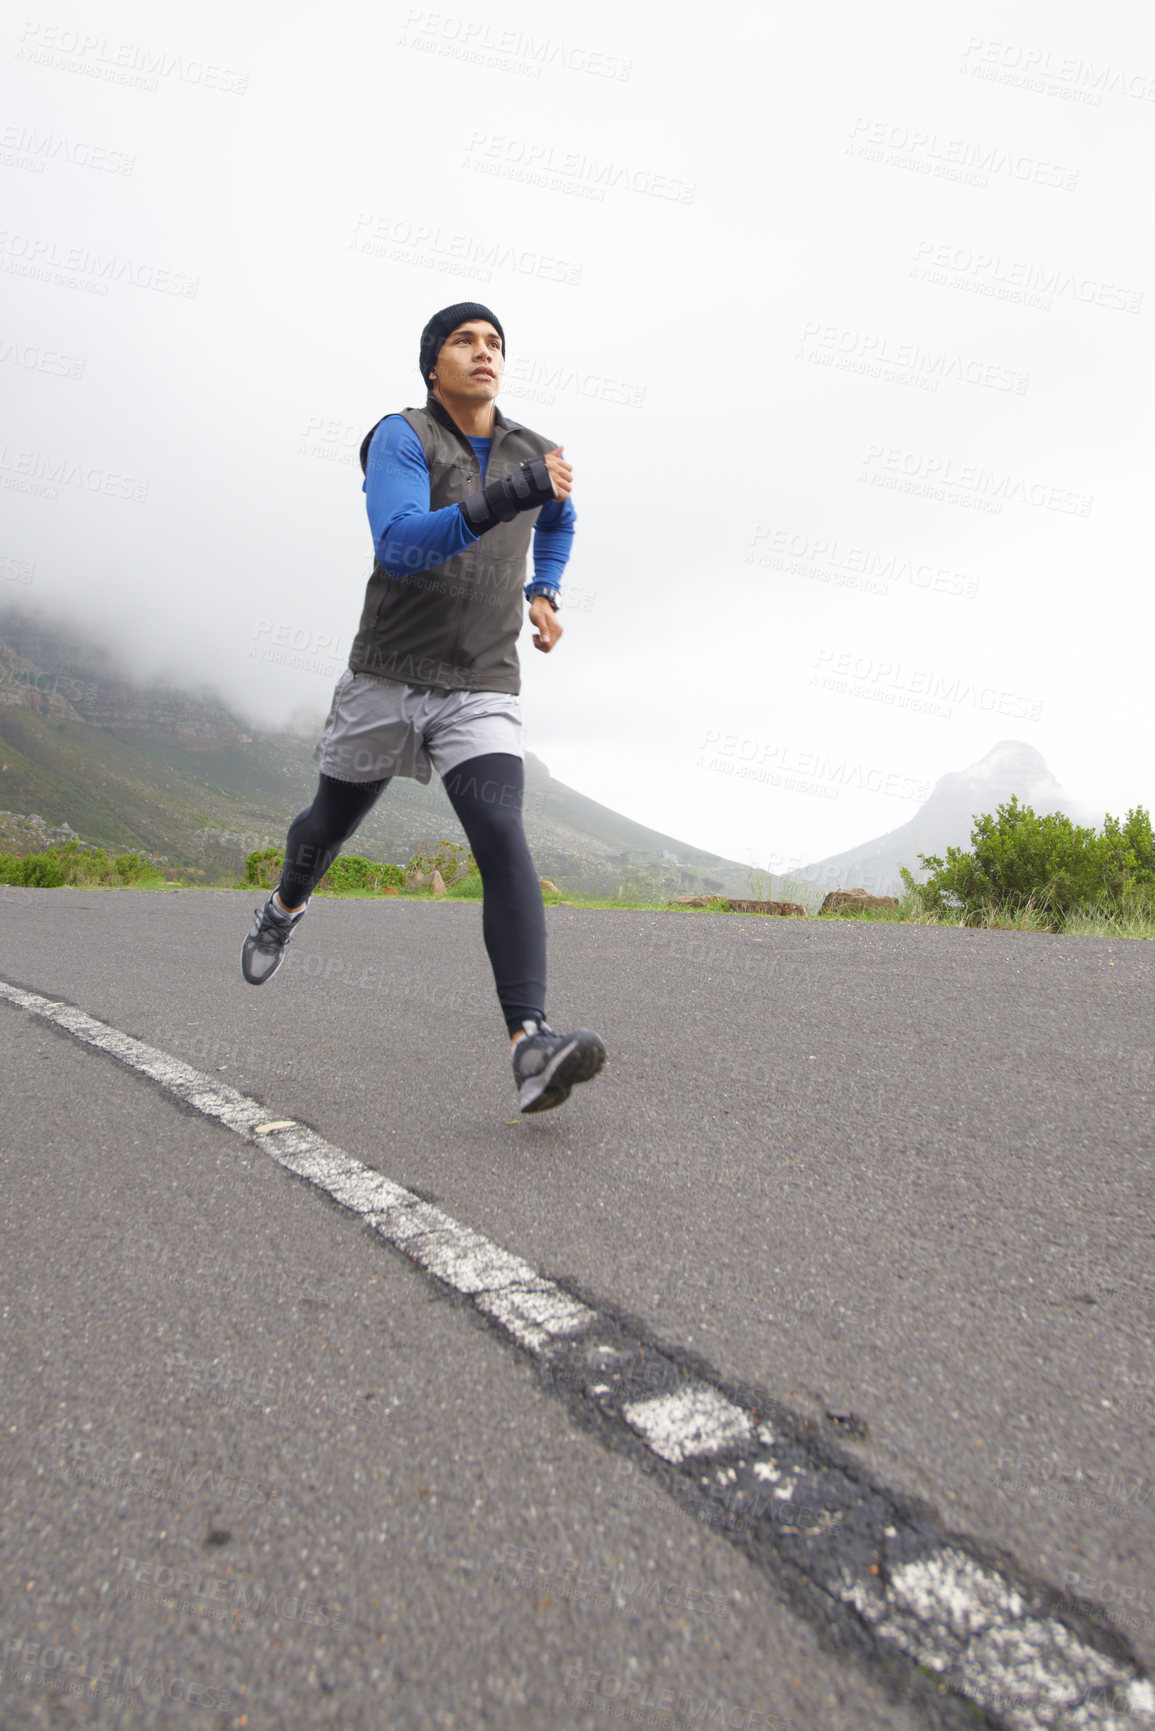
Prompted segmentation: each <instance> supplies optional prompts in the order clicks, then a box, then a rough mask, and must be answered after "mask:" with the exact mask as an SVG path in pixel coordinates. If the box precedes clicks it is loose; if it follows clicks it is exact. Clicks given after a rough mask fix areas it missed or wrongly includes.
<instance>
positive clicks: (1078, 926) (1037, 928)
mask: <svg viewBox="0 0 1155 1731" xmlns="http://www.w3.org/2000/svg"><path fill="white" fill-rule="evenodd" d="M5 884H6V885H10V886H20V887H23V888H33V889H57V888H61V887H64V886H68V887H71V888H78V889H154V890H168V889H177V888H193V887H198V888H199V887H201V886H199V885H195V886H194V885H192V884H189V883H188V882H185V883H180V882H179V881H178V882H173V880H172V879H171V878H166V877H164V876H163V875H162V873H161V871H160V869H159V868H158V867H157V866H156V865H155V864H154V863H153V862H152V861H150V860H147V859H144V858H142V857H141V856H140V855H139V854H118V855H115V856H113V857H112V858H110V857H109V856H108V854H107V853H106V852H105V851H104V850H103V849H81V848H79V847H77V845H76V844H75V843H72V844H69V845H68V846H66V847H63V848H52V849H49V850H48V851H47V852H45V853H42V854H29V855H26V856H25V857H24V858H23V859H17V858H14V857H13V856H11V855H6V854H0V885H5ZM221 887H228V888H231V889H234V890H244V891H245V892H246V894H248V895H253V894H257V895H262V894H264V893H267V892H266V891H264V890H262V888H261V886H260V885H254V884H251V883H243V882H241V883H234V884H232V885H229V886H221ZM313 893H314V895H316V896H318V897H320V898H322V899H324V900H326V901H327V900H330V899H331V900H333V901H380V900H381V899H382V891H381V890H380V889H378V888H370V887H366V886H364V885H362V884H357V883H350V884H348V885H346V886H343V887H341V888H335V889H327V890H315V891H314V892H313ZM481 897H482V890H481V879H480V878H479V877H478V876H477V875H476V874H471V875H470V876H469V877H467V878H464V879H462V880H461V882H459V883H456V884H454V885H453V886H452V888H450V889H449V890H448V891H447V892H446V894H445V895H444V896H437V895H434V893H433V891H432V890H431V889H430V888H429V886H428V885H427V884H426V885H423V886H422V887H421V888H420V889H412V890H400V891H399V892H398V899H399V900H401V901H419V902H433V901H480V900H481ZM542 900H543V901H544V903H545V905H546V907H547V908H548V907H569V908H579V909H582V910H583V911H598V912H613V911H615V910H622V911H627V912H635V913H668V914H679V915H682V916H683V917H686V918H690V917H692V916H693V915H694V914H699V913H712V914H725V915H726V916H727V917H728V918H731V919H753V920H776V919H781V918H783V917H787V918H797V916H796V915H795V916H782V915H779V914H751V913H741V912H738V911H737V910H732V909H730V908H729V907H727V905H726V902H725V900H724V899H723V898H721V897H718V898H716V899H715V900H714V901H713V902H712V903H711V904H710V905H709V906H707V907H705V908H690V907H684V906H681V907H680V906H678V905H677V904H676V903H671V902H670V901H668V900H649V901H646V900H641V899H638V900H630V899H622V900H618V898H617V897H614V896H565V895H551V894H549V893H548V892H547V893H545V894H544V895H543V897H542ZM807 919H808V920H816V919H821V920H824V921H827V920H837V921H843V922H845V921H853V922H854V923H856V924H871V925H913V926H950V927H954V928H958V927H965V928H967V929H968V930H971V931H1005V932H1048V933H1051V934H1052V935H1053V932H1054V927H1053V923H1052V922H1051V921H1050V920H1049V919H1048V917H1047V916H1045V915H1044V914H1043V913H1041V912H1039V911H1038V910H1036V909H1034V908H1032V906H1031V905H1030V904H1029V903H1028V904H1027V905H1026V906H1025V907H1023V908H1021V909H1019V910H1017V911H1016V912H1013V913H1012V912H1008V911H1007V910H1006V909H1005V908H998V907H987V908H984V909H981V910H980V911H978V912H977V913H971V914H970V915H967V916H964V915H963V913H962V912H961V911H960V912H959V913H958V914H957V916H956V915H948V916H946V917H944V916H942V915H939V914H933V913H928V912H926V911H925V909H924V908H923V906H922V903H921V901H920V900H919V898H918V897H917V896H912V895H909V894H907V895H904V896H902V897H901V899H900V901H899V905H898V906H897V907H896V908H870V909H864V910H856V909H851V908H841V909H839V910H838V911H837V912H835V913H829V914H808V915H807ZM1062 935H1063V936H1064V937H1095V938H1139V939H1143V938H1146V939H1151V938H1155V915H1153V914H1152V912H1151V910H1150V903H1149V902H1147V903H1143V902H1140V903H1137V904H1136V905H1134V906H1133V907H1126V906H1123V907H1119V906H1111V905H1109V904H1104V903H1100V904H1098V905H1091V906H1087V907H1083V908H1078V909H1076V910H1075V911H1074V912H1073V913H1072V914H1070V915H1069V916H1068V917H1067V920H1066V922H1065V924H1064V927H1063V933H1062Z"/></svg>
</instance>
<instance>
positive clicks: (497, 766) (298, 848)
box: [280, 751, 545, 1034]
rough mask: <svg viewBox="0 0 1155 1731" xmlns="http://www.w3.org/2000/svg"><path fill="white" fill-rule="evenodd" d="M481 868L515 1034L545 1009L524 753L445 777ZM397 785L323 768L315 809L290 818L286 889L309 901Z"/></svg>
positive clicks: (501, 754)
mask: <svg viewBox="0 0 1155 1731" xmlns="http://www.w3.org/2000/svg"><path fill="white" fill-rule="evenodd" d="M443 779H444V783H445V791H446V793H447V794H448V795H449V800H450V804H451V805H452V806H453V809H454V811H455V812H456V813H457V818H458V822H459V823H460V824H461V827H462V829H463V830H464V831H465V834H466V836H467V838H468V840H469V845H470V847H471V848H472V849H473V854H474V857H475V858H476V860H477V863H478V866H479V867H480V869H481V882H482V887H483V889H484V892H485V896H484V903H483V907H482V915H481V930H482V935H483V937H484V939H485V947H486V950H487V951H488V952H489V960H490V962H491V964H492V966H493V978H494V982H495V984H496V986H497V996H498V999H499V1001H500V1003H501V1008H502V1012H503V1014H504V1016H505V1023H506V1027H507V1028H508V1029H509V1031H510V1033H511V1034H512V1033H514V1032H516V1030H517V1029H518V1028H520V1027H521V1023H522V1020H523V1018H524V1017H526V1016H544V1014H545V910H544V908H543V907H542V901H541V889H540V887H539V885H538V881H537V873H536V871H535V870H534V867H533V861H532V860H531V859H530V857H529V847H528V846H527V844H526V839H525V832H524V830H523V829H522V826H521V801H522V794H523V791H524V787H525V770H524V766H523V764H522V760H521V758H520V757H514V756H513V754H512V753H511V752H506V751H492V752H488V753H486V754H485V755H484V756H482V757H471V758H470V759H469V760H468V762H466V763H459V764H458V765H457V767H456V769H451V770H450V771H449V773H448V775H446V776H445V777H444V778H443ZM388 785H389V778H388V777H386V779H385V780H384V781H337V780H336V779H335V778H334V777H333V776H331V775H322V776H321V779H320V783H319V785H318V788H317V793H316V797H315V798H314V800H313V803H312V805H311V806H309V807H308V809H307V810H306V811H303V812H301V813H300V814H299V816H297V817H295V818H294V819H293V821H292V823H291V824H290V825H289V835H288V840H287V841H286V843H285V864H284V868H283V870H282V872H281V882H280V894H281V900H282V901H283V902H284V904H285V906H286V907H290V908H295V907H300V905H301V903H302V902H303V901H305V899H306V898H307V897H308V896H309V895H310V894H311V893H312V890H313V887H314V885H316V884H318V883H319V882H320V880H321V879H322V878H323V877H324V875H325V873H326V872H327V871H328V869H329V867H330V866H331V865H332V863H333V861H334V860H335V859H336V857H337V855H338V854H339V853H340V851H341V849H342V847H343V846H344V844H345V843H346V842H347V841H348V840H349V837H350V836H351V835H353V834H354V833H355V831H356V830H357V828H358V827H359V825H360V824H361V823H362V822H363V821H364V819H365V818H366V817H368V815H369V813H370V811H372V809H373V807H374V805H376V803H377V800H378V799H379V798H380V796H381V794H382V793H383V792H384V790H385V788H386V787H387V786H388Z"/></svg>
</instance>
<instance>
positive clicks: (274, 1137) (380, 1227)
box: [0, 980, 596, 1355]
mask: <svg viewBox="0 0 1155 1731" xmlns="http://www.w3.org/2000/svg"><path fill="white" fill-rule="evenodd" d="M0 996H3V997H5V998H7V999H9V1001H10V1002H11V1003H13V1004H17V1005H19V1006H20V1008H21V1009H25V1010H31V1011H32V1012H33V1014H34V1015H37V1016H42V1017H44V1019H45V1020H46V1021H49V1022H55V1023H56V1025H57V1027H60V1028H63V1029H65V1030H66V1031H67V1032H68V1033H70V1034H73V1035H74V1036H75V1037H76V1038H77V1039H78V1040H82V1041H83V1042H84V1043H85V1045H88V1046H96V1047H98V1048H99V1049H100V1050H101V1051H103V1052H108V1053H110V1054H111V1055H112V1056H113V1057H114V1058H119V1059H120V1061H121V1063H123V1064H127V1065H128V1066H129V1067H130V1068H131V1069H133V1070H136V1071H137V1072H138V1073H139V1074H140V1075H143V1076H148V1077H149V1078H150V1079H151V1080H152V1081H154V1082H159V1083H160V1085H161V1087H162V1088H165V1089H167V1091H168V1092H169V1093H170V1094H173V1095H175V1097H176V1098H177V1099H178V1100H181V1101H183V1102H184V1104H185V1105H187V1106H192V1107H193V1108H195V1110H196V1111H198V1112H203V1113H204V1115H205V1116H206V1117H208V1118H215V1119H217V1121H218V1122H219V1123H221V1124H223V1125H225V1126H226V1128H227V1129H229V1130H232V1131H235V1133H236V1134H237V1135H238V1136H241V1137H243V1138H244V1140H245V1141H246V1142H250V1143H252V1144H253V1146H254V1147H257V1148H259V1149H260V1150H261V1152H262V1153H264V1154H269V1155H271V1156H272V1158H273V1159H274V1160H275V1161H276V1162H277V1163H278V1165H280V1166H284V1167H286V1168H287V1169H288V1170H289V1171H290V1172H295V1173H296V1174H297V1176H298V1177H300V1178H307V1179H308V1180H309V1182H310V1183H311V1184H315V1185H316V1186H317V1188H318V1189H320V1190H324V1191H325V1192H326V1193H327V1194H328V1195H329V1196H331V1197H332V1198H333V1199H334V1201H336V1202H339V1203H341V1205H342V1206H343V1207H345V1208H348V1209H349V1210H350V1212H351V1213H353V1214H357V1215H359V1216H360V1217H361V1219H362V1220H364V1221H365V1223H366V1224H367V1225H368V1226H370V1227H372V1229H373V1230H374V1232H377V1233H379V1234H380V1236H381V1237H382V1238H384V1239H386V1240H387V1241H388V1242H389V1243H390V1244H392V1245H394V1246H395V1248H396V1249H398V1250H403V1251H404V1252H405V1254H406V1256H408V1257H410V1258H411V1260H412V1261H414V1262H416V1263H418V1264H419V1266H420V1267H422V1268H424V1269H425V1270H426V1271H427V1272H428V1273H430V1274H435V1275H436V1276H437V1278H438V1279H439V1280H444V1281H445V1283H446V1285H447V1286H452V1287H454V1288H456V1290H457V1291H458V1292H460V1293H462V1294H463V1295H464V1296H466V1297H469V1298H472V1299H474V1300H475V1302H476V1303H477V1305H478V1307H479V1308H480V1309H481V1310H484V1311H485V1312H486V1313H487V1315H489V1316H492V1317H493V1318H494V1320H495V1321H496V1322H498V1323H500V1324H501V1326H502V1327H503V1328H505V1329H506V1330H507V1331H508V1332H509V1333H510V1334H512V1335H513V1336H514V1338H515V1339H516V1340H517V1341H518V1342H519V1344H520V1345H522V1346H525V1347H528V1349H529V1350H530V1351H531V1352H534V1353H538V1354H539V1355H540V1354H542V1353H545V1352H546V1351H547V1350H548V1348H549V1347H550V1345H551V1344H552V1343H553V1342H555V1341H559V1340H565V1339H567V1338H568V1337H569V1336H570V1335H573V1334H576V1333H578V1332H579V1331H580V1330H581V1329H583V1328H585V1327H586V1326H587V1325H588V1324H590V1323H592V1322H594V1321H595V1320H596V1314H595V1312H594V1311H592V1310H590V1309H588V1307H587V1306H586V1305H584V1304H579V1303H578V1301H577V1300H576V1299H574V1298H571V1297H570V1295H569V1293H568V1292H563V1291H562V1289H561V1287H560V1286H555V1285H554V1283H553V1282H552V1281H550V1280H546V1279H544V1278H543V1276H542V1275H540V1274H539V1273H538V1271H537V1270H536V1269H535V1268H531V1267H530V1265H529V1263H528V1262H523V1261H522V1260H521V1258H520V1257H518V1256H512V1255H511V1254H510V1253H509V1251H508V1250H502V1249H501V1247H500V1246H499V1245H497V1244H494V1243H492V1242H491V1240H490V1239H488V1238H485V1237H483V1236H482V1234H481V1233H480V1232H475V1231H473V1229H472V1228H471V1227H468V1226H461V1225H459V1224H458V1222H457V1221H456V1220H453V1219H451V1218H450V1216H449V1215H448V1214H443V1213H442V1212H441V1210H440V1209H439V1208H434V1207H433V1206H432V1205H431V1204H430V1203H428V1202H423V1201H422V1199H421V1198H420V1197H419V1196H415V1195H414V1194H413V1192H412V1191H411V1190H406V1189H404V1188H403V1187H402V1186H401V1185H400V1184H394V1183H393V1182H392V1180H391V1179H388V1178H386V1177H384V1176H383V1175H382V1174H381V1173H380V1172H374V1171H373V1169H372V1167H370V1166H365V1165H362V1163H361V1161H360V1160H356V1159H354V1158H353V1156H352V1155H351V1154H347V1153H346V1152H345V1150H344V1149H343V1148H337V1147H335V1146H334V1145H333V1143H331V1142H326V1141H325V1139H324V1137H323V1136H318V1135H317V1134H316V1132H315V1131H313V1130H307V1129H305V1128H304V1126H303V1125H300V1124H296V1123H294V1122H293V1120H292V1119H285V1118H272V1119H271V1118H270V1117H269V1108H268V1107H267V1106H262V1105H260V1104H259V1103H258V1102H257V1101H256V1100H250V1099H249V1098H248V1096H247V1095H245V1094H238V1093H237V1091H236V1089H235V1088H228V1087H225V1086H224V1085H223V1084H222V1083H220V1082H216V1081H214V1080H213V1078H212V1077H211V1076H205V1075H203V1074H202V1073H201V1072H200V1071H199V1070H194V1069H193V1068H192V1067H191V1065H189V1064H182V1063H181V1062H180V1060H179V1059H177V1058H170V1057H169V1055H168V1054H167V1052H160V1051H158V1050H157V1049H156V1047H155V1046H147V1045H145V1044H144V1042H143V1041H142V1040H134V1039H133V1038H132V1036H131V1035H130V1034H122V1033H121V1032H120V1030H119V1029H118V1028H110V1027H109V1026H108V1024H107V1023H106V1022H98V1021H97V1020H96V1018H95V1017H94V1016H89V1015H86V1014H85V1012H84V1011H83V1010H76V1009H73V1008H72V1006H71V1005H69V1004H61V1003H57V1002H56V1000H55V999H53V998H44V997H41V996H40V994H39V993H37V992H26V991H22V990H21V989H20V988H19V987H18V986H10V985H9V984H8V983H7V982H6V981H4V980H0Z"/></svg>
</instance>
